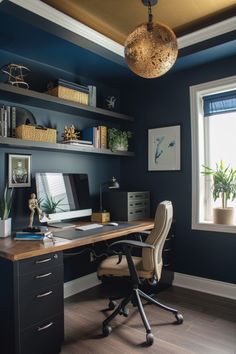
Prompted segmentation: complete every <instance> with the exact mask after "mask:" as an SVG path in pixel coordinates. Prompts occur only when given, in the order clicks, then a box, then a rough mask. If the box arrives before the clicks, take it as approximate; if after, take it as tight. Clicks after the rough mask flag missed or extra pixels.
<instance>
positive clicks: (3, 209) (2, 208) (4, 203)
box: [0, 185, 13, 220]
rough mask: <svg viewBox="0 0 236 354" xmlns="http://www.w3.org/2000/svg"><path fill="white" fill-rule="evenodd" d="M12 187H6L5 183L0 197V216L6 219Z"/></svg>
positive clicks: (10, 202) (9, 207)
mask: <svg viewBox="0 0 236 354" xmlns="http://www.w3.org/2000/svg"><path fill="white" fill-rule="evenodd" d="M12 195H13V188H11V189H8V188H7V185H6V187H5V189H4V192H3V197H2V198H1V199H0V218H1V219H2V220H6V219H8V218H9V215H10V212H11V208H12Z"/></svg>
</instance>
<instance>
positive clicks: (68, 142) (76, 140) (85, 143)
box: [60, 139, 93, 146]
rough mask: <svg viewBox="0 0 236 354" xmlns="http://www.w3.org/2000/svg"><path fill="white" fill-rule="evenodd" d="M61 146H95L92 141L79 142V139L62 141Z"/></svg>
mask: <svg viewBox="0 0 236 354" xmlns="http://www.w3.org/2000/svg"><path fill="white" fill-rule="evenodd" d="M60 144H69V145H70V144H75V145H86V146H87V145H88V146H93V143H92V141H90V140H78V139H70V140H62V141H60Z"/></svg>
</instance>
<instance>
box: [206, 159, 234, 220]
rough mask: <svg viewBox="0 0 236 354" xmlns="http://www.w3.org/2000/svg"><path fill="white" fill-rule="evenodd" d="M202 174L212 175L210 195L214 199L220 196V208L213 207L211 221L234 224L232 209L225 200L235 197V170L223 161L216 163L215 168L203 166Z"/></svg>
mask: <svg viewBox="0 0 236 354" xmlns="http://www.w3.org/2000/svg"><path fill="white" fill-rule="evenodd" d="M203 168H204V171H202V174H203V175H205V176H212V177H213V185H212V195H213V199H214V201H216V200H217V199H218V198H221V208H214V209H213V221H214V223H216V224H229V225H230V224H234V209H233V208H232V207H231V208H229V207H227V202H228V201H229V200H230V199H231V201H233V200H234V199H235V198H236V170H235V169H233V168H232V167H230V166H227V167H225V166H224V163H223V161H220V162H219V163H216V169H215V170H214V169H212V168H210V167H208V166H203Z"/></svg>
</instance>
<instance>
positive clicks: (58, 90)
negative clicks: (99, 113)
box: [48, 79, 89, 105]
mask: <svg viewBox="0 0 236 354" xmlns="http://www.w3.org/2000/svg"><path fill="white" fill-rule="evenodd" d="M48 93H49V94H50V95H52V96H57V97H60V98H63V99H64V100H69V101H73V102H78V103H81V104H85V105H88V104H89V88H88V86H83V85H79V84H75V83H74V82H70V81H67V80H64V79H58V80H57V82H56V84H55V87H53V88H50V89H49V90H48Z"/></svg>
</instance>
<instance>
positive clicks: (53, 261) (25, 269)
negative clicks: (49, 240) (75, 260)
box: [19, 252, 63, 275]
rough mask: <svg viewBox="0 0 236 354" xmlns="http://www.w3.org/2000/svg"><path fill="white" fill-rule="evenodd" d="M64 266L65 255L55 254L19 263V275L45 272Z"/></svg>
mask: <svg viewBox="0 0 236 354" xmlns="http://www.w3.org/2000/svg"><path fill="white" fill-rule="evenodd" d="M60 264H63V253H62V252H54V253H49V254H44V255H42V256H38V257H32V258H29V259H24V260H22V261H20V262H19V274H20V275H22V274H26V273H32V272H38V271H39V272H40V271H44V270H45V269H46V268H50V267H54V266H57V265H60Z"/></svg>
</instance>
